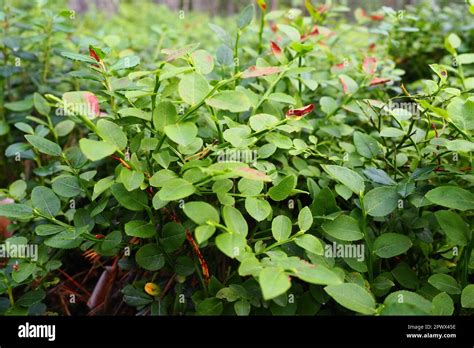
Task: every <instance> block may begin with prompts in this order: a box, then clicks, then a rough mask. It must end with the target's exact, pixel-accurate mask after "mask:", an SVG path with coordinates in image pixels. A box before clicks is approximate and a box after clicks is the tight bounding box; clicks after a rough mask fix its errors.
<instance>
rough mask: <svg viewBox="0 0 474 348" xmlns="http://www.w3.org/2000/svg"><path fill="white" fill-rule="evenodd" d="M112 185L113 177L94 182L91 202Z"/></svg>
mask: <svg viewBox="0 0 474 348" xmlns="http://www.w3.org/2000/svg"><path fill="white" fill-rule="evenodd" d="M113 183H114V177H113V176H107V177H105V178H102V179H100V180H99V181H97V182H96V184H95V185H94V192H93V194H92V200H95V199H96V198H97V197H99V196H100V194H101V193H103V192H104V191H106V190H107V189H109V188H110V186H112V185H113Z"/></svg>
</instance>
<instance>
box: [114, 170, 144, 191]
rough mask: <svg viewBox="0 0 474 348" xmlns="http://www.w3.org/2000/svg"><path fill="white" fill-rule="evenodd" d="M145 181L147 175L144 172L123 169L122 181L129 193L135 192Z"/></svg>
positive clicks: (121, 173)
mask: <svg viewBox="0 0 474 348" xmlns="http://www.w3.org/2000/svg"><path fill="white" fill-rule="evenodd" d="M143 180H145V175H144V174H143V173H142V172H138V171H136V170H130V169H127V168H122V170H121V171H120V181H121V182H122V184H123V186H124V187H125V188H126V189H127V191H133V190H136V189H137V188H139V187H140V185H141V184H142V183H143Z"/></svg>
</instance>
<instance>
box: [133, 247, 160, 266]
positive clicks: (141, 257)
mask: <svg viewBox="0 0 474 348" xmlns="http://www.w3.org/2000/svg"><path fill="white" fill-rule="evenodd" d="M135 260H136V261H137V263H138V265H139V266H140V267H142V268H144V269H146V270H148V271H157V270H159V269H161V268H163V266H164V265H165V257H164V256H163V254H162V253H161V250H160V248H159V246H158V245H157V244H146V245H144V246H142V247H141V248H140V249H139V250H138V251H137V253H136V255H135Z"/></svg>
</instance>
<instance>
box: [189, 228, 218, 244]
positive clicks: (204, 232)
mask: <svg viewBox="0 0 474 348" xmlns="http://www.w3.org/2000/svg"><path fill="white" fill-rule="evenodd" d="M215 232H216V228H215V227H214V226H209V225H202V226H198V227H196V229H195V230H194V235H195V236H196V241H197V242H198V244H202V243H204V242H205V241H206V240H208V239H209V238H211V237H212V236H213V235H214V233H215Z"/></svg>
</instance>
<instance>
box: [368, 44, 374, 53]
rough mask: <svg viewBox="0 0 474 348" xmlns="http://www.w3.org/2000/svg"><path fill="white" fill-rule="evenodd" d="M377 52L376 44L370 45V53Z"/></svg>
mask: <svg viewBox="0 0 474 348" xmlns="http://www.w3.org/2000/svg"><path fill="white" fill-rule="evenodd" d="M373 51H375V43H374V42H372V43H371V44H370V45H369V52H373Z"/></svg>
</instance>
